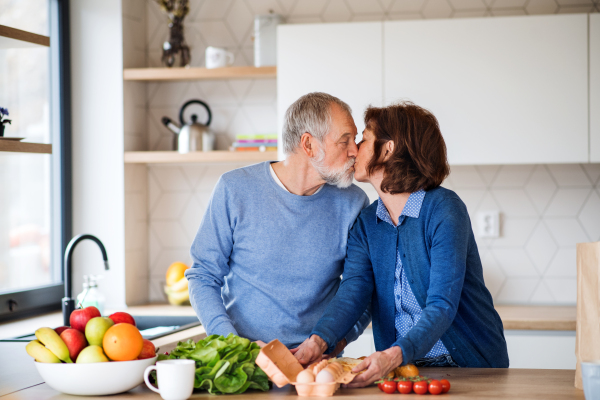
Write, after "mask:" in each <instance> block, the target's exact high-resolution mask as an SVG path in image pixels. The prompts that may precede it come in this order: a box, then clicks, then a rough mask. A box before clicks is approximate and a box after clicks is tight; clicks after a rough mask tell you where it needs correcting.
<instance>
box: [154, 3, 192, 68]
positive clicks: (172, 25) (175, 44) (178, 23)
mask: <svg viewBox="0 0 600 400" xmlns="http://www.w3.org/2000/svg"><path fill="white" fill-rule="evenodd" d="M156 2H157V3H158V4H159V5H160V8H162V9H163V10H164V11H165V12H166V13H167V15H168V16H169V20H170V22H169V40H168V41H167V42H164V43H163V54H162V62H163V64H165V65H166V66H167V67H172V66H173V65H174V64H175V58H176V56H177V53H181V55H180V59H179V65H180V66H181V67H185V66H188V65H189V64H190V60H191V57H190V48H189V47H188V46H187V44H185V38H184V37H183V19H184V18H185V16H186V15H187V13H188V12H189V11H190V8H189V7H188V0H156Z"/></svg>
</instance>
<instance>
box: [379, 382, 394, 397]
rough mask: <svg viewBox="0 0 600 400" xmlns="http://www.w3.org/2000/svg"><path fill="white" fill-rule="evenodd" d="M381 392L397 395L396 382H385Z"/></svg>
mask: <svg viewBox="0 0 600 400" xmlns="http://www.w3.org/2000/svg"><path fill="white" fill-rule="evenodd" d="M381 390H383V392H384V393H387V394H392V393H396V382H394V381H384V382H383V383H382V384H381Z"/></svg>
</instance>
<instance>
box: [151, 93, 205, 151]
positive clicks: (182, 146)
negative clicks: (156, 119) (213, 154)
mask: <svg viewBox="0 0 600 400" xmlns="http://www.w3.org/2000/svg"><path fill="white" fill-rule="evenodd" d="M190 104H200V105H201V106H203V107H204V108H206V112H207V113H208V120H207V121H206V123H205V124H201V123H199V122H197V120H198V116H197V115H196V114H193V115H192V123H191V124H186V123H185V121H184V120H183V113H184V111H185V109H186V107H187V106H189V105H190ZM211 119H212V113H211V112H210V108H209V107H208V105H207V104H206V103H205V102H203V101H201V100H190V101H188V102H187V103H185V104H184V105H183V106H182V107H181V110H180V111H179V122H180V123H181V127H179V126H177V125H176V124H175V123H174V122H173V121H172V120H171V119H170V118H169V117H162V120H161V121H162V123H163V125H164V126H166V127H167V128H169V129H170V130H171V131H173V132H174V133H175V134H176V135H177V136H176V142H175V143H176V149H177V151H178V152H179V153H189V152H190V151H213V150H214V147H215V134H214V132H213V131H211V130H210V129H209V128H208V126H209V125H210V121H211Z"/></svg>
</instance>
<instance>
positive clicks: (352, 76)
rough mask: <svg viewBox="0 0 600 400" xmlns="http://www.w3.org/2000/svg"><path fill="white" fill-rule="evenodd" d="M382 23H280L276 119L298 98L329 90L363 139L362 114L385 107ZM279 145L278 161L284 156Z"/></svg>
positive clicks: (281, 125)
mask: <svg viewBox="0 0 600 400" xmlns="http://www.w3.org/2000/svg"><path fill="white" fill-rule="evenodd" d="M381 34H382V23H381V22H364V23H341V24H310V25H280V26H279V27H278V31H277V105H278V107H277V108H278V110H277V115H278V131H279V143H281V129H282V127H283V116H284V114H285V111H286V110H287V108H288V107H289V106H290V105H291V104H292V103H293V102H294V101H296V100H297V99H298V98H299V97H300V96H302V95H304V94H307V93H310V92H315V91H319V92H326V93H329V94H331V95H333V96H336V97H338V98H340V99H341V100H343V101H345V102H346V103H348V105H350V107H351V108H352V116H353V117H354V121H355V123H356V126H357V128H358V132H359V135H360V133H361V132H362V130H363V129H364V124H363V113H364V110H365V108H366V107H367V106H368V105H369V104H372V105H375V106H380V105H381V104H382V103H381V102H382V75H383V74H382V53H381V52H382V39H381ZM282 149H283V147H282V146H279V151H280V154H279V158H280V159H282V158H283V153H282Z"/></svg>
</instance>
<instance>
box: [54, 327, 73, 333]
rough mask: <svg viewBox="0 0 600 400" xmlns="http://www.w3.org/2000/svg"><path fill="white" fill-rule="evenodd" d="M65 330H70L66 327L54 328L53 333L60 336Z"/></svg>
mask: <svg viewBox="0 0 600 400" xmlns="http://www.w3.org/2000/svg"><path fill="white" fill-rule="evenodd" d="M66 329H70V328H69V327H68V326H59V327H58V328H54V332H56V333H58V334H59V335H60V334H61V333H63V331H65V330H66Z"/></svg>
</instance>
